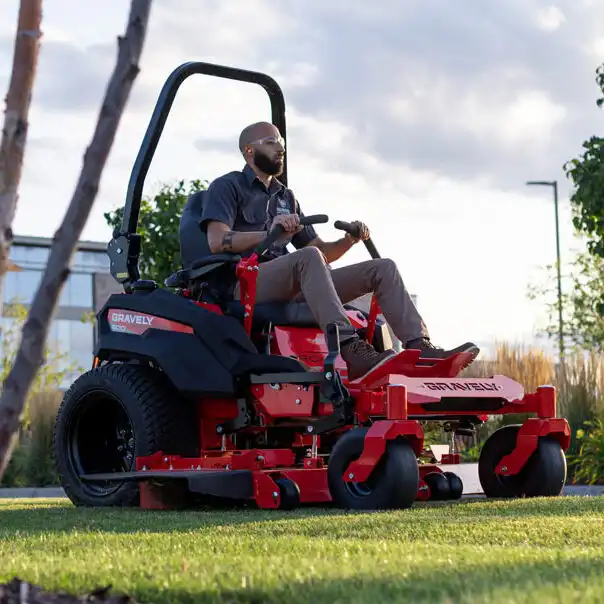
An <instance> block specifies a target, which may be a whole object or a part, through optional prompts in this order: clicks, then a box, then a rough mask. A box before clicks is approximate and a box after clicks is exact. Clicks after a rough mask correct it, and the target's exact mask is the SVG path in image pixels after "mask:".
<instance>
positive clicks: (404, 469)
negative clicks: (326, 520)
mask: <svg viewBox="0 0 604 604" xmlns="http://www.w3.org/2000/svg"><path fill="white" fill-rule="evenodd" d="M367 431H368V428H353V429H352V430H350V431H349V432H347V433H346V434H344V436H342V437H341V438H340V439H339V440H338V442H337V443H336V445H335V447H334V448H333V451H332V453H331V456H330V458H329V465H328V466H327V480H328V484H329V492H330V494H331V497H332V500H333V502H334V504H335V505H336V506H337V507H340V508H345V509H353V510H376V509H395V508H399V509H400V508H409V507H411V506H412V505H413V502H414V501H415V498H416V496H417V489H418V486H419V470H418V467H417V458H416V456H415V453H414V451H413V449H412V447H411V445H410V444H409V443H408V442H407V441H406V440H404V439H398V440H392V441H388V442H387V443H386V451H385V452H384V455H383V456H382V458H381V459H380V461H379V463H378V464H377V466H376V467H375V468H374V469H373V471H372V472H371V474H370V475H369V478H368V479H367V481H366V482H362V483H358V482H346V481H345V480H344V472H345V470H346V468H347V467H348V465H349V464H350V463H351V462H353V461H355V460H357V459H358V458H359V457H360V456H361V454H362V452H363V447H364V444H365V435H366V434H367Z"/></svg>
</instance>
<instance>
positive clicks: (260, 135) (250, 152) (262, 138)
mask: <svg viewBox="0 0 604 604" xmlns="http://www.w3.org/2000/svg"><path fill="white" fill-rule="evenodd" d="M239 150H240V151H241V153H242V154H243V157H245V161H246V162H247V163H248V164H249V165H250V166H252V168H254V169H255V170H256V171H260V172H261V173H263V174H266V175H268V176H278V175H280V174H281V173H282V172H283V166H284V155H285V142H284V141H283V139H282V138H281V133H280V132H279V128H277V127H276V126H275V125H274V124H271V123H270V122H256V123H254V124H250V125H249V126H246V127H245V128H244V129H243V130H242V131H241V134H240V135H239Z"/></svg>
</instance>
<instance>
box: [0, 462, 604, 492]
mask: <svg viewBox="0 0 604 604" xmlns="http://www.w3.org/2000/svg"><path fill="white" fill-rule="evenodd" d="M441 468H442V469H443V470H445V471H446V470H450V471H451V472H455V474H457V475H458V476H459V477H460V478H461V480H462V482H463V487H464V488H463V494H464V495H465V496H466V495H467V496H473V497H476V496H481V495H483V491H482V487H481V486H480V481H479V480H478V464H475V463H466V464H460V465H442V466H441ZM563 494H564V495H585V496H601V495H604V485H599V486H573V485H568V486H565V487H564V491H563ZM35 497H51V498H55V497H65V492H64V491H63V489H62V488H61V487H43V488H20V489H3V488H0V499H8V498H15V499H18V498H35Z"/></svg>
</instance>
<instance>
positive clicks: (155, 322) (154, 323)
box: [107, 309, 193, 336]
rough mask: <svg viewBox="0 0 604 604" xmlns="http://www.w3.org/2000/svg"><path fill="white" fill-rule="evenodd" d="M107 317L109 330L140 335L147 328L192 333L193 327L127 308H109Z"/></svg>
mask: <svg viewBox="0 0 604 604" xmlns="http://www.w3.org/2000/svg"><path fill="white" fill-rule="evenodd" d="M107 319H108V321H109V328H110V329H111V331H115V332H120V333H131V334H135V335H139V336H140V335H142V334H144V333H145V332H146V331H147V330H148V329H161V330H164V331H175V332H179V333H189V334H192V333H193V328H192V327H191V326H190V325H184V324H183V323H179V322H178V321H170V320H169V319H163V318H161V317H154V316H152V315H147V314H145V313H140V312H133V311H129V310H122V309H109V311H108V313H107Z"/></svg>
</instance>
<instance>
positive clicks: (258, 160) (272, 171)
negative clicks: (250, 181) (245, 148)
mask: <svg viewBox="0 0 604 604" xmlns="http://www.w3.org/2000/svg"><path fill="white" fill-rule="evenodd" d="M254 164H256V167H257V168H258V170H261V171H262V172H264V173H265V174H268V175H269V176H279V175H280V174H281V173H282V172H283V159H281V160H276V159H275V160H273V159H271V158H270V157H268V155H265V154H264V153H261V152H260V151H258V150H256V153H255V154H254Z"/></svg>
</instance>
